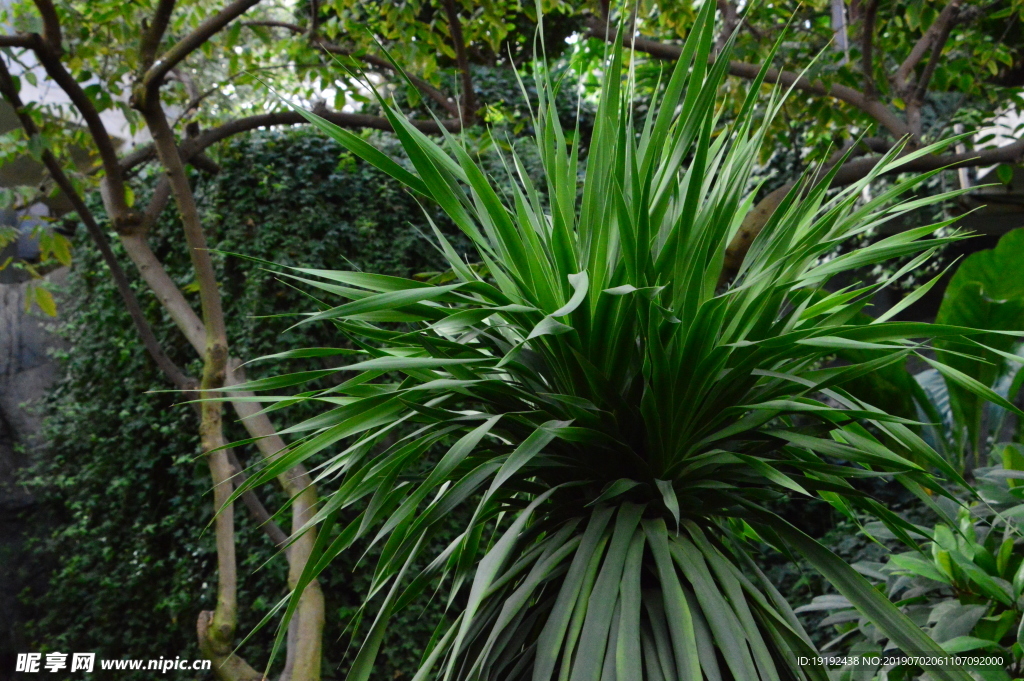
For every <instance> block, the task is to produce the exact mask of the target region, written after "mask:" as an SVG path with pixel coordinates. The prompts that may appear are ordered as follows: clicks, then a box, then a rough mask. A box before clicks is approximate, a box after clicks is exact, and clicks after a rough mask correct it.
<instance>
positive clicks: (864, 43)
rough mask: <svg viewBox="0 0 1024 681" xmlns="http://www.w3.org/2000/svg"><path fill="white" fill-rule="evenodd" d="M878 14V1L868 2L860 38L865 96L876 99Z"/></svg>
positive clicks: (871, 0) (861, 68) (869, 0)
mask: <svg viewBox="0 0 1024 681" xmlns="http://www.w3.org/2000/svg"><path fill="white" fill-rule="evenodd" d="M877 14H878V0H868V3H867V6H865V7H864V23H863V25H862V27H861V36H860V45H861V47H860V53H861V54H860V70H861V75H862V76H863V78H864V96H865V97H867V98H869V99H875V98H876V97H877V96H878V87H877V85H876V84H875V55H874V49H875V17H876V16H877Z"/></svg>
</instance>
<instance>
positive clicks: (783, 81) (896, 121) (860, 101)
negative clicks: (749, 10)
mask: <svg viewBox="0 0 1024 681" xmlns="http://www.w3.org/2000/svg"><path fill="white" fill-rule="evenodd" d="M587 28H588V29H589V32H590V34H591V35H593V36H596V37H598V38H601V39H602V40H608V41H614V40H615V39H616V38H617V36H616V33H615V31H614V30H609V29H607V28H606V27H605V26H603V25H601V23H600V21H599V20H597V19H596V18H593V17H592V18H590V19H589V20H588V21H587ZM623 40H624V42H623V44H624V45H626V47H631V48H632V49H635V50H636V51H638V52H645V53H647V54H649V55H651V56H652V57H657V58H659V59H678V58H679V54H680V52H681V48H680V47H679V46H678V45H670V44H666V43H660V42H657V41H655V40H650V39H648V38H639V37H638V38H631V37H629V36H624V38H623ZM728 70H729V74H730V75H733V76H737V77H739V78H744V79H747V80H752V79H753V78H756V77H757V74H758V73H759V72H760V71H761V67H760V66H759V65H757V64H748V63H746V62H741V61H736V60H733V61H730V62H729V69H728ZM765 82H766V83H774V84H776V85H783V86H786V87H789V86H793V87H795V88H796V89H797V90H801V91H803V92H809V93H811V94H816V95H821V96H826V97H833V98H835V99H838V100H840V101H843V102H846V103H847V104H850V105H851V106H854V107H856V108H857V109H860V110H861V111H863V112H864V113H866V114H868V115H869V116H871V117H872V118H874V119H875V120H876V121H878V123H879V124H881V125H882V127H884V128H885V129H886V130H888V131H889V132H890V133H892V134H893V136H895V137H897V138H899V137H903V136H904V135H906V134H908V133H909V132H910V131H909V129H908V128H907V125H906V123H904V122H903V121H902V120H900V118H899V117H898V116H897V115H896V114H895V113H894V112H893V111H891V110H890V109H889V108H888V107H886V106H885V105H884V104H882V103H881V102H879V101H877V100H872V99H868V98H867V97H865V96H864V93H862V92H860V91H858V90H855V89H854V88H851V87H848V86H846V85H839V84H833V85H830V86H826V85H824V84H823V83H818V82H814V81H812V80H810V79H808V78H804V77H801V76H800V75H799V74H796V73H792V72H790V71H780V70H778V69H768V70H767V72H766V74H765Z"/></svg>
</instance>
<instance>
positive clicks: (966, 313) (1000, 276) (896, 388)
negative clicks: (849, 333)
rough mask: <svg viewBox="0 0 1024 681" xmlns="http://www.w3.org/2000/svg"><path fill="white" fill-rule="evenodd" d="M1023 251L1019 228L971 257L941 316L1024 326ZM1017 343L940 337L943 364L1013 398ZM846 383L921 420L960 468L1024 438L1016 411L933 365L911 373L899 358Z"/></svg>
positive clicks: (1019, 380) (994, 457)
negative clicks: (944, 373) (992, 401)
mask: <svg viewBox="0 0 1024 681" xmlns="http://www.w3.org/2000/svg"><path fill="white" fill-rule="evenodd" d="M1021 257H1024V230H1020V229H1018V230H1013V231H1011V232H1008V233H1007V234H1005V235H1004V236H1003V237H1002V238H1001V239H1000V240H999V243H998V244H997V245H996V247H995V248H992V249H987V250H983V251H978V252H977V253H973V254H971V255H969V256H968V257H967V258H965V259H964V260H963V262H962V263H960V264H959V266H958V267H957V269H956V272H955V273H954V274H953V276H952V277H951V278H950V280H949V284H948V285H947V286H946V290H945V291H944V292H943V296H942V303H941V305H940V306H939V311H938V314H937V315H936V319H935V321H936V323H938V324H944V325H952V326H969V327H972V328H977V329H992V330H999V331H1024V274H1022V273H1021V269H1020V267H1019V266H1018V263H1019V262H1020V259H1021ZM979 342H980V343H981V347H980V346H979V345H978V343H979ZM1019 345H1020V341H1019V338H1017V337H1015V336H1014V335H1012V334H1006V333H989V334H985V335H983V336H978V337H974V338H972V339H955V338H945V339H941V340H939V341H937V342H936V343H935V351H936V356H937V357H938V358H939V359H940V360H941V361H942V362H943V363H944V364H947V365H949V366H951V367H953V368H955V369H956V370H957V371H959V372H960V373H961V374H963V375H965V376H967V377H968V378H970V379H971V380H973V381H977V382H978V383H980V384H982V385H984V386H985V387H987V388H990V389H991V390H993V391H994V392H996V393H998V394H999V395H1000V396H1001V397H1003V398H1005V399H1007V400H1009V401H1014V400H1016V399H1017V398H1018V396H1019V393H1020V389H1021V387H1022V386H1024V372H1021V371H1020V368H1021V364H1024V356H1022V355H1021V354H1020V351H1019ZM843 356H844V358H845V359H847V360H853V361H858V360H859V361H863V360H865V359H869V358H877V357H880V356H881V354H880V353H878V352H874V351H871V350H847V351H844V352H843ZM848 388H849V390H850V392H852V393H854V394H855V395H857V396H858V397H861V398H863V399H867V400H870V401H872V402H873V403H874V404H875V405H876V406H879V407H882V408H884V409H885V410H886V411H888V412H890V413H892V414H896V415H899V416H905V417H907V418H911V419H917V420H919V421H920V422H921V426H920V427H919V428H920V435H921V436H922V437H923V438H924V439H925V440H926V441H927V442H928V444H929V445H931V446H932V447H933V448H935V450H936V451H938V452H939V453H940V454H941V455H942V456H943V458H945V459H946V460H947V461H949V462H950V464H951V465H953V466H954V467H955V468H956V469H957V470H958V472H960V473H961V474H967V473H968V472H970V471H971V470H972V469H975V468H979V467H985V466H988V465H991V464H994V463H999V462H1000V460H1001V458H1002V457H1001V455H1000V452H1001V451H1002V448H1003V445H1004V444H1005V443H1006V442H1008V441H1010V440H1019V439H1020V433H1019V426H1020V424H1019V422H1018V421H1017V419H1016V418H1015V416H1014V414H1013V413H1012V412H1011V411H1009V410H1007V409H1005V408H1004V407H1002V406H1001V405H998V404H993V403H991V402H988V401H986V400H984V399H980V398H979V397H978V396H977V395H976V394H975V393H973V392H971V391H970V390H968V389H966V388H964V387H962V386H961V385H960V384H958V383H957V381H956V380H950V379H949V378H947V377H946V376H944V375H943V374H942V373H940V372H939V371H938V370H936V369H934V368H929V369H923V370H919V371H917V372H911V371H910V370H909V368H908V365H907V364H906V363H903V364H894V365H890V366H888V367H885V368H884V369H882V370H880V371H876V372H872V373H871V374H869V375H866V376H862V377H860V378H859V379H857V380H856V381H853V382H851V383H850V384H849V386H848Z"/></svg>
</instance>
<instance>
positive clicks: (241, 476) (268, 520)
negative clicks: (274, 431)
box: [226, 449, 288, 549]
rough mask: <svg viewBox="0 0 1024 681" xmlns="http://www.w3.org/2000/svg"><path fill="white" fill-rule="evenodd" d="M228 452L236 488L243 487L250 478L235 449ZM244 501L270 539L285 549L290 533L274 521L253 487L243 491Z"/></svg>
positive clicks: (279, 547) (276, 545) (278, 546)
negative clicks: (285, 531)
mask: <svg viewBox="0 0 1024 681" xmlns="http://www.w3.org/2000/svg"><path fill="white" fill-rule="evenodd" d="M226 451H227V453H228V463H229V464H231V468H232V470H233V471H234V475H233V477H232V480H233V481H234V485H235V487H236V488H238V487H241V486H242V485H244V484H245V481H246V480H247V479H248V476H246V474H245V471H244V470H243V469H242V464H241V463H240V462H239V461H238V457H237V456H235V450H234V449H228V450H226ZM242 503H243V504H245V507H246V508H247V509H249V513H250V514H251V515H252V517H253V519H254V520H255V521H256V522H257V523H258V524H259V526H260V529H261V530H263V532H264V533H266V535H267V537H269V538H270V541H272V542H274V546H275V547H276V548H278V549H283V548H284V547H285V545H286V544H287V543H288V535H287V534H285V533H284V530H282V529H281V527H280V526H279V525H278V524H277V523H275V522H274V519H273V516H271V515H270V513H269V512H268V511H267V509H266V507H265V506H264V505H263V502H261V501H260V499H259V497H257V496H256V494H255V492H253V491H252V490H251V489H250V490H246V491H245V492H242Z"/></svg>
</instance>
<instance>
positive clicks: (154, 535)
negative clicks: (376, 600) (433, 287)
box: [21, 130, 464, 679]
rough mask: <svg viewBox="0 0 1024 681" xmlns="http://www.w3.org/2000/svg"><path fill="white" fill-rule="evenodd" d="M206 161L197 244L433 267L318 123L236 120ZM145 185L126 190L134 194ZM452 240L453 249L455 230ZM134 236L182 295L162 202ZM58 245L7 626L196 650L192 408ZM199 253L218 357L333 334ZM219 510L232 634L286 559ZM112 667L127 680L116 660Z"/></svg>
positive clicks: (374, 179)
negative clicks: (58, 285)
mask: <svg viewBox="0 0 1024 681" xmlns="http://www.w3.org/2000/svg"><path fill="white" fill-rule="evenodd" d="M385 142H386V141H385ZM219 161H220V163H221V168H222V169H221V172H220V173H219V174H217V175H216V176H198V175H197V176H195V177H193V178H192V179H193V182H195V183H196V185H197V186H198V188H199V192H198V193H199V194H200V196H201V204H202V205H201V207H202V210H203V213H204V216H205V225H206V227H207V230H208V234H209V239H210V243H211V247H212V248H215V249H218V250H219V251H223V252H232V253H242V254H247V255H252V256H255V257H259V258H263V259H266V260H272V261H274V262H277V263H281V264H285V265H291V264H296V265H298V264H301V265H304V266H311V267H333V268H345V267H346V263H348V266H350V267H353V268H356V269H362V270H365V271H371V272H386V273H389V274H396V275H399V276H409V275H413V274H416V273H420V272H424V271H430V270H436V269H437V268H438V267H439V266H440V262H441V261H440V259H439V258H438V257H437V256H436V253H435V251H434V248H433V246H432V245H431V244H430V243H429V242H428V241H427V240H426V239H425V238H424V234H425V233H426V232H427V231H429V226H428V225H427V223H426V220H425V219H424V217H423V209H422V208H421V207H420V206H419V205H417V204H416V202H415V201H414V200H413V199H412V198H411V197H410V196H409V195H407V194H406V193H405V192H404V191H402V190H401V189H399V188H398V187H397V186H396V185H395V184H394V183H393V182H391V181H390V180H388V179H387V178H385V177H384V176H383V175H382V174H380V173H379V172H377V171H376V170H375V169H373V168H371V167H368V166H366V165H365V164H363V163H362V162H358V161H356V160H355V159H353V158H351V157H349V156H347V155H344V154H342V153H341V152H340V150H339V149H338V148H337V147H336V146H334V145H333V143H332V142H330V141H328V140H325V139H324V138H323V137H321V136H318V135H315V134H313V133H310V132H307V131H300V130H292V131H286V132H263V133H258V134H253V135H251V136H248V137H245V138H241V139H238V140H236V141H234V142H233V143H232V144H231V146H230V147H229V148H228V149H227V150H226V151H225V153H224V154H223V155H222V157H221V158H220V159H219ZM151 184H152V183H151V182H149V183H147V182H140V184H139V186H137V187H136V193H137V194H139V195H140V200H142V201H144V200H145V199H146V198H147V197H146V193H147V192H148V187H149V186H151ZM440 224H444V223H443V221H442V222H440ZM83 231H84V230H80V231H79V233H80V234H82V232H83ZM452 238H453V239H455V240H456V243H457V244H461V245H463V246H464V243H463V242H462V241H461V240H460V238H459V236H458V235H452ZM150 245H151V247H152V248H153V250H154V251H155V252H156V254H157V255H158V256H159V257H160V259H161V260H162V261H163V262H165V263H168V269H169V271H170V274H171V276H172V277H174V278H175V279H176V281H177V283H178V284H179V286H180V287H181V288H182V289H183V290H185V291H186V292H187V295H189V296H190V297H192V298H193V299H194V298H195V297H196V293H195V292H194V290H193V289H194V287H193V286H192V285H191V277H192V274H191V267H190V265H189V262H188V256H187V253H186V252H185V250H184V248H183V247H182V239H181V227H180V224H178V222H177V220H176V219H175V218H174V212H173V210H168V211H167V212H166V213H165V215H164V216H163V218H162V219H161V220H160V222H159V224H158V225H157V226H156V227H155V228H154V230H153V232H152V233H151V234H150ZM76 253H80V254H81V255H80V256H78V258H77V260H76V263H75V266H74V268H73V271H72V273H71V275H70V277H69V280H68V283H67V290H66V295H65V298H64V299H65V302H64V303H63V305H64V307H63V309H62V310H61V316H62V318H63V319H65V320H66V322H65V323H64V324H63V327H62V333H63V335H64V336H65V337H66V339H67V340H68V343H69V348H70V349H69V350H68V351H67V352H65V353H64V354H63V355H62V356H61V358H60V359H61V361H62V363H63V367H64V377H63V379H62V380H60V382H59V383H58V385H57V387H56V388H55V389H54V391H53V392H52V394H51V396H50V398H49V401H48V403H47V412H48V419H47V421H46V424H45V426H44V433H43V436H44V438H45V439H46V441H47V442H48V443H49V444H48V446H47V447H46V449H45V453H44V454H43V455H42V456H41V458H40V459H39V460H38V461H37V462H36V463H35V465H34V467H33V468H32V469H30V470H29V471H27V472H26V474H25V476H24V481H25V483H26V484H27V485H28V487H29V488H30V490H31V492H32V494H33V495H34V497H35V498H36V501H37V505H36V507H35V509H34V510H33V511H32V514H33V515H32V517H31V518H29V519H28V520H29V522H30V524H31V525H32V526H33V527H35V528H46V529H45V530H39V531H37V532H36V533H35V536H34V537H33V538H32V539H31V541H30V547H31V549H30V550H31V556H30V561H29V562H28V563H27V564H26V566H25V567H24V570H25V571H28V572H34V573H35V574H37V575H39V574H42V575H45V576H46V577H45V578H44V579H41V580H37V581H39V582H41V583H43V584H45V585H46V588H36V589H35V590H34V591H32V592H29V593H26V594H25V595H24V598H23V600H24V602H25V605H26V608H27V610H28V612H29V621H28V622H26V623H24V624H23V630H22V632H21V633H22V636H21V638H22V640H23V641H24V642H25V644H26V645H27V646H28V648H27V649H28V650H36V651H43V652H45V651H47V650H59V651H63V652H68V651H94V652H96V653H97V654H98V656H99V657H103V658H157V657H160V656H164V657H175V656H181V657H183V658H199V657H200V654H199V651H198V649H197V646H196V643H195V638H196V637H195V623H196V617H197V615H198V613H199V612H200V611H201V610H203V609H212V606H213V601H214V598H215V588H216V583H215V582H216V574H215V563H216V556H215V552H214V547H213V533H212V532H206V533H204V532H203V530H204V528H205V526H206V524H207V523H208V522H209V520H210V518H211V513H212V502H211V494H210V482H209V480H210V478H209V473H208V470H207V467H206V464H205V462H204V461H203V460H202V459H201V458H197V457H198V452H199V449H198V438H197V435H196V433H197V423H196V420H195V416H194V414H193V411H192V410H191V409H190V408H189V407H188V406H184V405H181V404H180V403H181V402H182V396H181V395H179V394H175V393H173V392H170V391H169V388H170V386H169V384H168V383H167V382H166V381H165V380H164V379H163V377H162V376H161V375H160V374H159V373H158V372H157V370H156V369H155V367H154V366H153V364H152V362H151V360H150V358H149V357H148V355H146V353H145V351H144V350H143V348H142V346H141V345H140V343H139V342H138V340H137V337H136V332H135V330H134V328H133V327H132V325H131V322H130V320H129V318H128V315H127V314H126V313H125V311H124V308H123V306H122V305H121V302H120V300H119V298H118V296H117V293H116V291H115V289H114V287H113V285H112V283H111V279H110V276H109V273H108V272H107V271H106V269H105V267H104V265H103V264H102V262H101V261H100V259H99V258H98V257H97V256H96V255H95V249H94V248H92V246H91V244H89V243H88V242H87V240H86V239H85V237H84V234H82V236H81V243H80V244H78V248H77V250H76ZM216 261H217V266H218V268H219V269H220V271H221V272H220V274H221V277H220V280H221V281H222V282H224V284H223V291H222V293H223V297H224V303H225V308H226V313H227V318H228V320H229V329H228V336H229V339H230V340H231V342H232V344H233V348H232V352H233V354H235V355H236V356H239V357H243V358H253V357H257V356H260V355H264V354H270V353H273V352H279V351H281V350H282V349H286V348H287V347H291V346H297V345H301V346H309V345H317V344H325V345H326V344H331V343H332V342H336V341H335V339H332V338H330V337H329V336H328V335H326V334H327V333H328V329H326V328H325V327H317V328H314V327H301V328H300V329H291V330H289V329H288V327H290V326H291V325H292V324H293V323H294V322H295V321H296V319H294V318H289V317H282V316H275V315H289V314H293V313H297V312H301V311H305V310H309V309H311V308H312V307H313V303H312V302H311V301H310V300H309V299H308V298H305V297H304V295H303V294H301V293H299V292H298V291H296V290H295V289H293V288H291V287H290V286H288V285H287V284H285V283H283V282H282V281H281V280H280V279H279V278H278V277H277V276H275V275H273V274H271V273H270V272H268V271H266V270H264V269H261V268H259V267H258V266H257V265H255V264H254V263H252V262H249V261H246V260H243V259H240V258H237V257H231V256H227V255H223V254H221V255H218V256H217V258H216ZM125 262H127V260H125ZM136 292H137V294H138V295H139V297H140V300H141V301H142V304H143V306H144V307H145V308H146V311H147V314H148V316H149V319H150V321H151V322H152V323H153V325H154V328H155V330H156V332H157V334H158V336H159V337H160V339H161V341H163V342H164V347H166V348H168V349H169V354H170V355H171V357H172V359H174V360H175V361H176V362H177V363H178V364H179V365H180V366H186V367H187V369H188V370H189V372H190V373H192V374H193V375H198V371H199V367H198V363H197V362H194V361H193V360H192V358H193V357H194V353H193V351H192V350H191V348H188V347H185V346H184V345H183V344H182V343H181V341H180V340H179V338H180V334H177V333H176V332H175V331H174V329H173V328H172V324H171V322H170V320H169V318H167V317H166V315H164V314H163V311H162V309H161V307H160V306H159V304H158V303H157V301H156V300H155V298H154V297H153V295H152V294H151V293H149V292H148V290H147V289H145V287H144V286H143V285H141V283H140V282H138V281H136ZM295 366H296V370H298V368H299V367H298V365H295ZM310 368H313V367H310ZM318 368H319V367H318ZM267 371H271V368H270V367H269V366H268V367H267ZM248 374H249V376H250V377H252V378H258V377H259V376H260V375H261V365H259V364H257V365H253V366H251V367H250V368H248ZM289 418H291V417H289ZM292 420H294V419H292ZM228 437H229V439H237V440H240V439H243V438H245V437H246V434H245V433H244V430H243V429H242V428H241V427H239V426H238V424H235V423H232V424H231V425H230V428H229V430H228ZM237 453H238V455H239V458H240V459H241V460H242V462H243V464H251V463H254V462H256V461H257V457H256V456H255V452H254V451H248V450H247V449H246V448H241V449H239V450H237ZM260 496H261V497H262V499H263V501H264V503H265V504H266V505H268V506H269V507H273V508H279V507H280V505H281V503H282V502H283V501H284V499H283V498H282V496H281V494H280V493H279V491H278V490H276V489H274V488H273V487H271V486H268V487H267V488H265V489H263V490H261V491H260ZM200 500H202V501H200ZM236 519H237V520H236V522H237V525H238V547H239V548H238V555H239V577H240V588H239V594H238V597H239V603H240V605H241V610H240V622H239V629H238V631H239V633H240V634H243V635H244V634H245V633H248V631H249V630H250V629H251V628H252V627H253V626H254V625H255V624H256V623H257V622H258V621H259V620H260V619H261V618H262V616H263V615H264V614H265V613H266V611H267V610H268V609H269V608H270V607H271V606H272V605H273V603H274V602H276V601H277V600H278V599H279V598H280V597H281V596H283V595H284V592H283V590H282V589H283V587H282V585H284V584H285V582H286V580H285V574H284V573H285V570H286V564H285V561H284V559H283V557H280V556H278V557H277V558H273V557H274V555H275V552H274V549H273V548H272V547H271V546H270V542H269V541H268V540H267V539H266V538H265V536H264V535H263V533H262V532H261V531H260V530H259V529H258V528H256V527H254V524H253V523H252V522H251V521H250V519H249V517H248V516H247V515H246V513H245V510H244V508H241V507H240V508H238V509H237V510H236ZM443 539H444V538H443V537H442V538H441V540H443ZM361 553H362V552H361V551H360V550H353V551H351V552H349V553H348V554H347V558H345V560H344V561H342V562H340V563H338V564H337V565H336V567H335V568H333V570H332V571H331V573H330V574H329V575H328V576H327V579H326V580H325V583H324V584H323V587H324V593H325V596H326V599H327V628H326V630H325V633H324V650H325V664H324V678H325V679H330V678H342V677H343V675H344V671H345V667H346V664H347V660H348V659H349V656H351V655H354V652H355V651H354V650H349V648H348V642H349V636H348V634H347V633H346V632H345V631H344V627H345V625H346V624H347V623H348V621H349V619H350V618H349V615H351V614H352V613H353V612H354V609H353V608H354V604H357V603H358V602H359V596H360V594H362V593H364V592H365V590H366V588H367V586H368V583H369V578H370V572H369V570H370V569H371V568H372V565H373V559H372V557H371V558H369V559H367V561H366V562H364V563H363V564H362V565H357V564H356V562H357V560H358V558H359V556H360V554H361ZM272 558H273V559H272ZM268 559H272V560H270V561H269V563H268V562H267V561H268ZM265 563H266V564H265ZM26 583H27V581H26ZM443 604H444V600H443V598H441V599H435V601H433V602H432V603H429V604H428V603H424V607H425V608H429V609H431V610H433V611H434V613H433V615H435V616H425V617H412V618H410V619H409V620H408V621H407V622H403V623H400V624H398V625H396V626H395V627H393V629H392V632H393V633H392V635H391V636H390V638H389V640H388V641H387V643H386V644H385V647H384V648H383V649H382V652H383V654H382V656H381V658H380V663H379V664H378V668H377V670H376V675H377V678H379V679H401V678H406V677H408V676H411V673H410V670H413V669H415V666H416V662H417V661H418V659H419V655H420V652H421V650H422V648H423V646H424V645H425V643H426V641H427V640H428V638H429V636H430V635H431V633H432V628H431V626H430V623H431V622H436V615H437V614H439V611H440V610H441V609H442V607H443ZM271 634H272V629H268V630H267V631H265V632H262V633H261V634H260V635H258V636H257V637H255V638H254V639H253V641H252V642H250V643H247V644H246V646H245V647H244V648H243V649H242V654H243V656H244V657H246V658H248V659H250V660H253V661H254V662H255V661H257V660H266V659H267V654H266V651H267V648H268V646H269V642H270V637H271ZM257 664H258V663H257ZM144 677H145V674H144V673H143V674H140V675H137V678H139V679H142V678H144ZM118 678H119V679H131V678H136V677H133V676H132V674H131V673H127V672H126V673H119V676H118Z"/></svg>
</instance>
